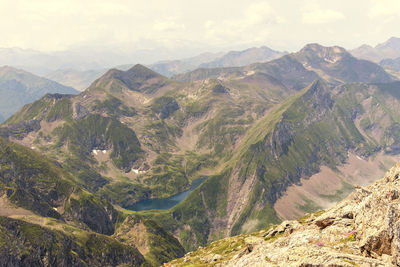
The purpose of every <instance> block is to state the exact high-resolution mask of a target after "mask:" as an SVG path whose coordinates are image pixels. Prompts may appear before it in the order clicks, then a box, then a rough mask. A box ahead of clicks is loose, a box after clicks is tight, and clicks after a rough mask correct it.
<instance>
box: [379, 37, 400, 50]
mask: <svg viewBox="0 0 400 267" xmlns="http://www.w3.org/2000/svg"><path fill="white" fill-rule="evenodd" d="M399 46H400V38H398V37H390V38H389V40H387V41H386V42H384V43H382V44H378V45H377V46H376V47H375V48H377V49H388V48H389V49H396V50H397V49H398V48H399Z"/></svg>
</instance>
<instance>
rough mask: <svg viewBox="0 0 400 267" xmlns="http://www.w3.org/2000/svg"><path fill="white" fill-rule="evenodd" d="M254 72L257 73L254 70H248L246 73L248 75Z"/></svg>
mask: <svg viewBox="0 0 400 267" xmlns="http://www.w3.org/2000/svg"><path fill="white" fill-rule="evenodd" d="M254 73H256V72H255V71H254V70H251V71H248V72H247V73H246V76H250V75H253V74H254Z"/></svg>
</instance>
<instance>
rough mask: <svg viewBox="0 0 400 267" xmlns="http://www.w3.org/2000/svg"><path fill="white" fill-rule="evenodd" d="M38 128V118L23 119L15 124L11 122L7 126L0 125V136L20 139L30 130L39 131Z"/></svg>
mask: <svg viewBox="0 0 400 267" xmlns="http://www.w3.org/2000/svg"><path fill="white" fill-rule="evenodd" d="M39 130H40V121H38V120H29V121H24V122H21V123H17V124H12V125H9V126H2V127H1V128H0V136H2V137H4V138H8V137H10V136H12V137H14V138H16V139H19V140H22V139H24V137H26V136H27V135H28V134H29V133H30V132H34V131H39Z"/></svg>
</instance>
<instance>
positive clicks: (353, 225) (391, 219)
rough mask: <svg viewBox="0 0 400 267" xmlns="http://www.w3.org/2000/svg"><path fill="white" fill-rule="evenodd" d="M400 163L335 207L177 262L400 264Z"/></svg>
mask: <svg viewBox="0 0 400 267" xmlns="http://www.w3.org/2000/svg"><path fill="white" fill-rule="evenodd" d="M399 177H400V163H398V164H397V165H396V166H394V167H393V168H392V169H390V170H389V171H388V172H387V173H386V175H385V177H384V178H382V179H380V180H378V181H377V182H375V183H373V184H371V185H369V186H367V187H357V189H356V191H355V192H353V193H351V194H350V195H349V196H348V197H347V198H346V199H345V200H343V201H341V202H339V203H338V204H337V205H336V206H335V207H333V208H330V209H328V210H326V211H321V212H318V213H315V214H309V215H307V216H305V217H303V218H300V219H299V220H298V221H285V222H283V223H282V224H280V225H279V226H273V227H270V228H267V229H265V230H262V231H260V232H257V233H252V234H248V235H240V236H237V237H231V238H228V239H226V240H221V241H216V242H213V243H211V244H210V245H209V246H207V247H205V248H201V249H199V250H197V251H195V252H192V253H189V254H187V255H186V256H185V257H184V258H182V259H179V260H175V261H173V262H171V264H170V265H171V266H182V265H185V264H193V263H195V264H212V265H213V266H399V265H400V257H399V255H400V246H399V244H400V235H399V225H400V216H399V215H400V202H399V199H400V178H399Z"/></svg>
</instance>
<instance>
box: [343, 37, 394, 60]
mask: <svg viewBox="0 0 400 267" xmlns="http://www.w3.org/2000/svg"><path fill="white" fill-rule="evenodd" d="M350 53H351V54H352V55H353V56H355V57H357V58H361V59H366V60H370V61H373V62H375V63H379V62H380V61H381V60H384V59H395V58H398V57H400V38H397V37H391V38H390V39H389V40H387V41H386V42H384V43H381V44H378V45H376V46H375V47H372V46H370V45H366V44H364V45H362V46H360V47H358V48H355V49H353V50H351V51H350Z"/></svg>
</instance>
